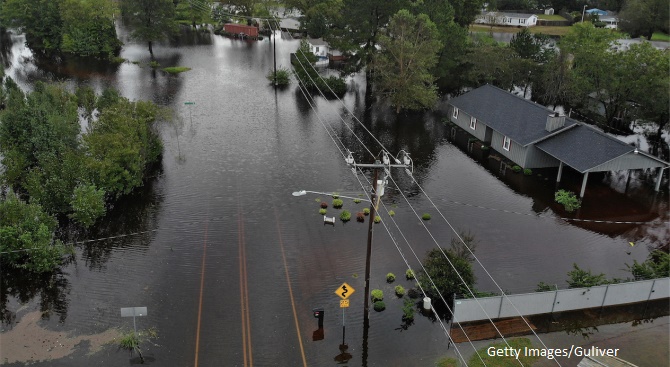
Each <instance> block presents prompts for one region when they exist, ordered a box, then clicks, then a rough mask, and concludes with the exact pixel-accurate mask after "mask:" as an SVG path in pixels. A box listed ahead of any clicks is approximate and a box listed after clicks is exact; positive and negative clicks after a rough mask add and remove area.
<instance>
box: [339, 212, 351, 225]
mask: <svg viewBox="0 0 670 367" xmlns="http://www.w3.org/2000/svg"><path fill="white" fill-rule="evenodd" d="M340 220H341V221H343V222H348V221H350V220H351V213H349V211H348V210H343V211H342V213H340Z"/></svg>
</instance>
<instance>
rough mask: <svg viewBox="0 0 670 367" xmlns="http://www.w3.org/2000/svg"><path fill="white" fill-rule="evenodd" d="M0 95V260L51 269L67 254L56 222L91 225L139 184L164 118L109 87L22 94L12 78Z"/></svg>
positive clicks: (41, 87) (53, 87) (157, 146)
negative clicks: (98, 91)
mask: <svg viewBox="0 0 670 367" xmlns="http://www.w3.org/2000/svg"><path fill="white" fill-rule="evenodd" d="M0 89H1V90H2V94H0V97H1V98H2V107H3V109H0V157H2V160H1V161H0V163H1V164H2V168H3V170H2V172H1V173H0V180H1V182H2V192H1V193H0V252H2V257H0V260H1V261H2V263H3V264H6V265H9V266H11V267H17V268H21V269H26V270H29V271H34V272H45V271H49V270H52V269H53V268H54V267H56V266H58V265H59V264H60V258H61V256H62V255H63V253H64V251H65V247H64V246H63V244H62V242H60V241H59V240H58V239H57V238H56V236H55V232H56V230H57V229H58V228H59V223H64V224H66V223H68V222H70V223H74V224H75V225H77V226H79V227H82V228H87V227H90V226H91V225H93V224H94V223H95V222H96V220H98V219H99V218H101V217H102V216H104V215H105V213H106V211H107V207H108V206H109V205H110V204H111V203H113V202H114V201H115V200H117V199H119V198H120V197H122V196H124V195H127V194H129V193H131V192H132V191H133V190H134V189H135V188H137V187H139V186H141V185H142V184H143V182H144V180H145V179H146V178H147V172H148V171H149V168H150V167H151V166H152V165H154V164H156V163H157V162H159V160H160V156H161V154H162V149H163V147H162V143H161V140H160V138H159V136H158V133H157V130H156V123H157V122H158V121H159V120H160V119H161V118H163V116H165V114H164V112H162V110H161V109H160V108H159V107H158V106H156V105H155V104H154V103H152V102H145V101H129V100H128V99H126V98H124V97H121V96H120V95H119V94H118V92H116V91H115V90H112V89H108V90H105V91H104V92H103V93H102V94H101V95H100V96H96V95H95V93H94V92H93V90H92V89H91V88H90V87H80V88H78V89H77V90H76V91H75V92H74V93H71V92H69V91H68V90H66V88H65V87H64V86H63V85H58V84H44V83H41V82H38V83H36V84H35V86H34V90H33V91H32V92H30V93H24V92H23V91H21V90H20V89H19V88H18V86H17V85H16V84H15V83H14V82H13V81H12V79H11V78H9V77H6V78H5V80H4V83H3V86H2V88H0ZM82 124H83V125H84V127H82Z"/></svg>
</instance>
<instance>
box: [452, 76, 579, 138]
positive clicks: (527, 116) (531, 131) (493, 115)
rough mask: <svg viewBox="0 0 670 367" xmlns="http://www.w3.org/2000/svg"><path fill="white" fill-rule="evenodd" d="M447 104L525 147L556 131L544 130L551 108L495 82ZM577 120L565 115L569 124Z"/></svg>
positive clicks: (566, 123) (566, 122)
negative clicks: (520, 95)
mask: <svg viewBox="0 0 670 367" xmlns="http://www.w3.org/2000/svg"><path fill="white" fill-rule="evenodd" d="M448 103H449V104H450V105H452V106H455V107H458V109H459V110H462V111H463V112H465V113H467V114H468V115H471V116H474V117H475V118H477V120H479V121H481V122H482V123H483V124H486V125H488V126H490V127H491V128H492V129H493V130H496V131H498V132H499V133H501V134H503V135H505V136H507V137H509V138H510V139H512V140H514V141H515V142H517V143H519V144H521V145H524V146H525V145H528V144H530V143H533V142H536V141H538V140H540V139H542V138H545V137H547V136H549V135H550V134H553V133H556V131H554V132H551V133H550V132H548V131H547V130H546V129H545V128H546V124H547V116H548V115H550V114H552V113H553V112H552V111H551V110H549V109H548V108H546V107H544V106H542V105H539V104H537V103H533V102H531V101H528V100H526V99H524V98H521V97H518V96H515V95H514V94H512V93H509V92H507V91H504V90H502V89H500V88H497V87H494V86H492V85H488V84H487V85H485V86H482V87H479V88H477V89H475V90H472V91H470V92H468V93H465V94H463V95H461V96H458V97H456V98H454V99H452V100H450V101H449V102H448ZM575 123H576V122H575V121H574V120H572V119H570V118H567V117H566V119H565V126H566V127H568V126H572V125H574V124H575Z"/></svg>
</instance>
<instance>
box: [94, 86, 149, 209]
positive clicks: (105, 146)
mask: <svg viewBox="0 0 670 367" xmlns="http://www.w3.org/2000/svg"><path fill="white" fill-rule="evenodd" d="M118 98H119V99H118V100H117V102H116V103H113V104H111V105H110V106H109V107H106V108H103V109H102V110H101V111H100V116H99V118H98V120H95V121H91V122H90V128H89V132H88V133H87V134H85V135H84V136H83V145H84V146H83V150H84V152H85V153H86V157H87V161H86V163H85V164H86V168H87V171H88V172H89V173H90V174H91V176H92V182H93V183H95V185H96V187H98V188H99V189H102V190H104V191H105V192H106V193H108V194H109V195H110V196H112V197H114V198H118V197H119V196H121V195H125V194H128V193H130V192H131V191H132V190H133V189H135V188H136V187H139V186H141V185H142V182H143V179H144V177H145V176H144V175H145V172H146V169H147V167H148V166H150V165H152V164H154V163H156V162H157V161H158V158H159V157H160V154H161V152H162V144H161V142H160V139H159V137H158V134H157V133H156V131H155V127H154V125H155V122H156V120H157V119H158V118H159V117H160V110H159V108H158V106H156V105H155V104H153V103H151V102H144V101H137V102H131V101H128V100H127V99H125V98H122V97H118Z"/></svg>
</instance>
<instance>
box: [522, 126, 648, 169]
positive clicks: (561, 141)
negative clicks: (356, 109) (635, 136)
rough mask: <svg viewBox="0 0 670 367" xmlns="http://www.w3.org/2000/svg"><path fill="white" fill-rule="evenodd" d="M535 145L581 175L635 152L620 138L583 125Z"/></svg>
mask: <svg viewBox="0 0 670 367" xmlns="http://www.w3.org/2000/svg"><path fill="white" fill-rule="evenodd" d="M535 146H536V147H538V148H540V149H541V150H543V151H545V152H547V153H548V154H550V155H552V156H554V157H555V158H557V159H559V160H561V161H563V162H564V163H565V164H567V165H568V166H570V167H572V168H574V169H576V170H577V171H579V172H582V173H584V172H586V171H588V170H589V169H591V168H593V167H596V166H599V165H601V164H603V163H605V162H609V161H611V160H613V159H616V158H618V157H620V156H622V155H624V154H628V153H630V152H632V151H633V150H635V148H634V147H632V146H630V145H628V144H626V143H624V142H622V141H620V140H618V139H615V138H613V137H611V136H609V135H605V134H604V133H601V132H600V131H597V130H595V129H593V128H590V127H588V126H585V125H581V124H580V125H579V126H575V127H574V128H572V129H570V130H568V131H565V132H562V133H560V134H558V135H556V136H552V137H551V138H548V139H547V140H545V141H542V142H540V143H537V144H536V145H535Z"/></svg>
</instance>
